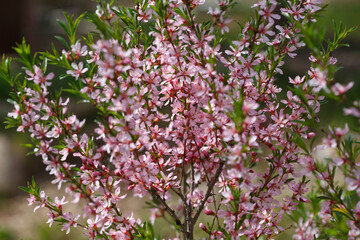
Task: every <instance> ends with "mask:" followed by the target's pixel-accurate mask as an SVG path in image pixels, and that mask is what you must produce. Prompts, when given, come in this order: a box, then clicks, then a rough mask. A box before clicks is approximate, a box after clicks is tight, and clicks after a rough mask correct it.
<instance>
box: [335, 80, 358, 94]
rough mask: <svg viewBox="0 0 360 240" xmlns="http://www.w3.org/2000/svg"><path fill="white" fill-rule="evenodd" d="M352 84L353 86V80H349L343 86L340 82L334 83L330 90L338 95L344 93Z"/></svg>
mask: <svg viewBox="0 0 360 240" xmlns="http://www.w3.org/2000/svg"><path fill="white" fill-rule="evenodd" d="M352 86H354V82H349V83H348V84H347V85H346V86H343V85H341V84H340V83H335V84H334V85H333V86H332V87H331V90H332V91H333V93H334V94H335V95H336V96H339V95H342V94H344V93H346V92H347V91H348V90H349V89H350V88H352Z"/></svg>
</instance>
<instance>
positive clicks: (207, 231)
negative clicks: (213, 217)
mask: <svg viewBox="0 0 360 240" xmlns="http://www.w3.org/2000/svg"><path fill="white" fill-rule="evenodd" d="M199 227H200V228H201V229H202V230H203V231H204V232H206V233H209V230H208V229H207V228H206V227H205V225H204V224H203V223H200V224H199Z"/></svg>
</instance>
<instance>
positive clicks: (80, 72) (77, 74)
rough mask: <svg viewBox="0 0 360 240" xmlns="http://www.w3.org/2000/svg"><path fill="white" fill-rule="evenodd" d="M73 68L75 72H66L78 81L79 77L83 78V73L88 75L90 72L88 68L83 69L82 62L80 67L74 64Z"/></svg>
mask: <svg viewBox="0 0 360 240" xmlns="http://www.w3.org/2000/svg"><path fill="white" fill-rule="evenodd" d="M71 67H72V68H73V69H74V70H68V71H66V73H67V74H69V75H71V76H73V77H75V79H76V80H78V78H79V77H82V76H83V73H86V72H87V71H88V69H87V68H83V67H84V64H83V63H82V62H80V63H79V64H78V65H77V64H76V63H72V64H71Z"/></svg>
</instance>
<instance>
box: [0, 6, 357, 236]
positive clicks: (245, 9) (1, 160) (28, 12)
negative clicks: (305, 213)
mask: <svg viewBox="0 0 360 240" xmlns="http://www.w3.org/2000/svg"><path fill="white" fill-rule="evenodd" d="M116 2H118V1H116ZM123 2H126V3H127V4H128V3H129V2H130V1H129V0H127V1H123ZM210 2H212V1H210ZM238 2H239V4H238V5H237V6H236V8H235V9H234V10H233V11H232V13H231V14H232V15H233V17H234V18H235V19H237V20H240V21H242V20H246V19H247V17H248V16H249V15H251V14H252V13H253V10H252V9H251V8H250V6H251V5H252V4H253V3H254V2H256V1H254V0H253V1H250V0H242V1H238ZM324 3H325V4H329V6H328V7H327V9H326V11H325V12H324V13H321V15H322V17H321V18H320V20H319V22H318V24H319V26H320V27H321V28H326V29H327V32H328V36H329V37H331V32H332V24H333V21H335V22H339V21H342V22H343V23H344V24H345V25H346V26H348V27H353V26H360V0H341V1H336V0H326V1H324ZM0 6H1V7H0V36H1V37H0V53H1V55H3V54H6V55H7V56H10V57H11V56H14V51H13V49H12V48H13V47H14V46H15V45H16V43H17V42H21V40H22V38H23V37H25V39H26V41H27V42H28V43H30V45H31V48H32V51H33V52H34V51H46V50H48V49H49V48H50V46H51V43H52V42H54V43H55V44H56V41H57V40H56V39H55V38H54V36H55V35H60V36H61V35H63V33H62V31H61V28H60V27H59V26H58V24H57V21H56V20H57V19H61V20H64V17H63V11H65V12H67V13H69V14H74V15H75V16H78V15H80V13H82V12H83V11H94V10H95V9H96V3H94V2H93V1H90V0H11V1H2V3H1V5H0ZM199 11H200V13H199V18H201V17H202V15H204V16H205V14H206V12H207V8H202V9H200V10H199ZM231 26H232V27H233V32H234V36H236V34H237V33H236V29H237V24H236V23H235V22H234V23H233V24H232V25H231ZM90 30H92V27H91V26H90V24H88V23H86V22H85V21H83V23H82V24H81V26H80V28H79V31H78V32H79V34H80V35H81V34H86V33H87V32H88V31H90ZM346 42H348V43H349V44H350V48H342V49H340V50H339V51H338V52H336V53H335V57H337V58H338V60H339V61H340V62H342V63H343V67H344V69H342V70H340V71H339V72H338V73H337V76H336V78H337V79H338V80H339V81H340V82H343V83H346V82H349V81H354V82H355V83H356V84H355V87H354V89H353V90H352V92H351V94H353V95H355V96H358V94H359V89H360V88H359V85H360V84H359V82H360V30H359V29H358V30H357V31H355V32H354V33H352V34H351V35H350V37H349V38H348V39H347V40H346ZM298 54H299V57H297V58H296V59H295V60H291V61H287V64H286V65H285V66H284V79H285V81H287V76H292V77H294V76H296V75H303V74H304V73H305V72H306V71H307V69H308V68H309V61H308V60H307V58H308V57H309V52H308V51H307V50H306V49H302V50H300V51H299V52H298ZM9 91H10V89H9V86H7V85H6V83H4V82H1V81H0V104H1V105H0V106H1V107H0V119H1V121H0V126H1V128H0V240H12V239H34V240H37V239H39V240H42V239H44V240H45V239H54V240H56V239H85V237H83V235H82V234H81V233H80V231H79V232H76V231H71V233H70V235H65V233H62V232H60V231H59V227H57V226H55V225H56V224H54V226H53V227H52V228H49V227H48V225H47V224H46V223H45V222H46V221H47V211H46V210H45V211H38V212H36V213H35V214H34V213H33V207H28V206H27V201H26V198H27V197H28V196H27V194H25V193H24V192H22V191H21V190H19V189H18V186H25V185H26V182H27V181H29V180H30V179H31V177H32V176H34V177H35V179H36V180H37V182H38V183H39V185H41V186H44V189H45V190H46V191H47V193H48V195H50V196H55V195H56V194H55V193H56V191H57V189H56V187H54V186H51V185H50V184H49V183H48V182H50V181H48V180H49V179H50V178H49V177H48V176H47V175H46V172H45V168H44V166H43V164H42V162H41V160H40V159H34V157H33V156H26V153H27V151H28V149H25V148H24V147H22V146H21V144H24V143H26V142H27V138H26V136H24V135H23V134H19V133H16V131H15V129H9V130H5V125H4V124H3V120H4V118H5V117H6V115H7V112H9V111H11V110H12V106H11V105H10V104H9V103H7V102H6V99H7V96H8V93H9ZM334 107H335V108H336V109H338V110H339V111H341V106H334V105H332V104H331V103H328V104H325V105H324V106H323V108H325V109H324V110H325V111H324V112H323V115H322V117H321V118H322V120H325V122H326V123H332V122H336V123H337V124H339V125H340V126H343V124H342V122H343V121H344V119H338V118H336V117H337V116H336V114H334V113H336V111H334ZM25 156H26V157H25ZM59 195H60V196H61V194H59ZM129 205H131V207H132V208H134V210H135V211H137V210H139V209H140V203H139V204H137V202H135V203H134V202H131V204H130V203H129ZM137 205H138V206H137ZM56 228H57V229H56ZM281 239H290V235H286V234H284V235H283V236H282V237H281Z"/></svg>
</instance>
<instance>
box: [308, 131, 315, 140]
mask: <svg viewBox="0 0 360 240" xmlns="http://www.w3.org/2000/svg"><path fill="white" fill-rule="evenodd" d="M315 135H316V134H315V133H314V132H309V133H308V134H307V137H308V138H309V139H312V138H313V137H315Z"/></svg>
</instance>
